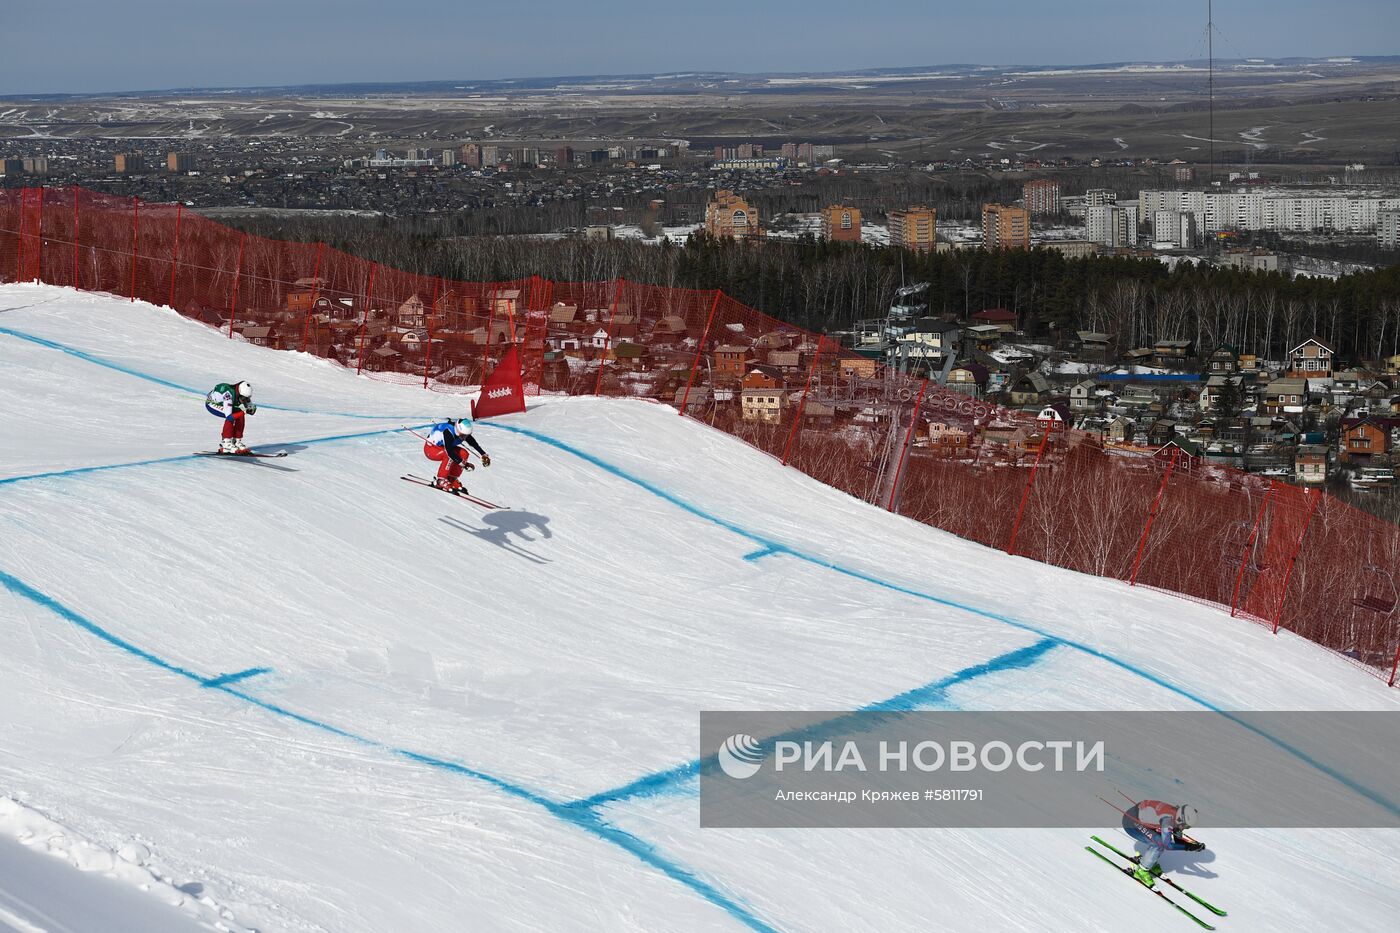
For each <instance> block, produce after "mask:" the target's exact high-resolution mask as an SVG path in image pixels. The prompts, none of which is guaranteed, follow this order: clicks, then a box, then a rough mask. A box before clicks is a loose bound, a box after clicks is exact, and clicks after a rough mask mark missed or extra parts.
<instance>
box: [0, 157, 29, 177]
mask: <svg viewBox="0 0 1400 933" xmlns="http://www.w3.org/2000/svg"><path fill="white" fill-rule="evenodd" d="M23 171H24V160H23V159H0V175H18V174H19V173H20V172H23Z"/></svg>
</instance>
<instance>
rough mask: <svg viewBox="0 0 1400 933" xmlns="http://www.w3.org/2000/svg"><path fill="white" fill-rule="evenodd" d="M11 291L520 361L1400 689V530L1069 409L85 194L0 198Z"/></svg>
mask: <svg viewBox="0 0 1400 933" xmlns="http://www.w3.org/2000/svg"><path fill="white" fill-rule="evenodd" d="M0 281H11V282H13V281H43V282H48V283H51V284H55V285H67V286H73V287H77V288H81V289H84V290H88V291H96V292H106V293H110V294H112V295H116V296H120V297H123V298H128V299H132V300H135V299H138V298H139V299H141V300H143V301H148V302H152V303H154V304H160V305H167V306H170V307H173V308H175V309H176V310H177V311H179V312H180V313H181V314H183V315H186V316H188V317H191V318H195V319H197V320H200V321H203V322H204V323H206V324H208V325H209V326H211V327H217V328H219V329H221V330H222V331H223V332H225V333H227V334H229V335H230V337H234V336H237V337H239V338H241V339H245V340H248V341H250V342H252V343H255V344H259V345H262V346H267V347H271V348H276V349H285V350H299V351H304V352H308V353H313V354H315V355H317V356H321V357H325V358H328V359H333V360H336V361H337V362H339V363H340V364H342V365H344V366H347V367H353V368H354V369H355V370H356V371H357V372H362V373H368V374H371V375H373V376H374V377H375V378H380V379H388V380H394V381H404V382H413V383H418V384H421V385H423V386H425V387H434V386H450V387H461V386H478V385H482V384H483V383H484V382H486V380H487V379H488V377H490V376H491V374H492V373H493V370H495V369H496V368H497V365H498V364H499V363H500V362H501V361H502V359H503V358H504V359H507V360H508V361H515V360H518V361H519V380H520V382H519V383H518V388H519V389H523V393H524V394H525V395H539V394H541V393H562V394H569V395H605V396H613V397H628V398H646V399H652V400H654V401H658V402H662V403H664V404H667V405H671V406H673V407H675V408H677V409H678V410H680V411H681V412H682V413H683V414H686V415H688V416H690V417H693V418H696V419H698V420H701V421H704V422H705V423H706V424H709V425H712V426H714V427H716V428H719V429H720V430H723V431H726V432H728V433H730V434H732V435H734V436H736V437H739V438H741V439H743V440H745V441H747V442H748V443H750V444H752V445H754V446H756V447H758V448H759V449H761V450H763V451H766V452H767V453H769V454H771V455H772V456H773V457H774V458H776V459H779V460H781V461H782V462H784V463H786V464H788V465H790V466H793V467H795V468H797V469H799V470H801V471H803V472H804V473H807V474H808V475H810V476H812V477H814V478H816V479H818V480H820V481H821V482H823V483H827V484H829V485H831V486H834V487H836V488H838V489H841V490H843V491H845V492H847V493H849V494H850V495H853V496H856V497H858V498H861V499H864V500H866V501H868V502H871V503H874V504H876V505H879V506H880V507H882V508H886V509H890V510H892V511H897V512H899V513H900V514H902V515H905V516H908V517H909V518H912V519H914V520H917V521H920V522H923V523H926V524H928V525H932V526H934V527H937V528H941V529H944V530H946V531H949V532H952V533H953V534H956V535H959V536H961V537H964V538H968V539H970V540H973V541H977V542H980V543H982V544H985V545H987V546H989V547H995V548H1000V549H1003V550H1006V551H1009V552H1011V553H1015V554H1018V555H1021V556H1025V557H1028V558H1031V559H1034V560H1038V561H1043V562H1046V563H1050V564H1054V565H1056V566H1060V567H1066V568H1069V569H1072V570H1077V571H1080V572H1083V573H1089V574H1094V575H1096V576H1103V577H1113V578H1115V579H1119V580H1123V581H1125V582H1128V583H1130V584H1133V585H1139V586H1148V587H1152V588H1154V589H1159V590H1163V591H1167V592H1171V593H1175V594H1177V595H1180V596H1183V597H1185V598H1188V599H1192V600H1195V601H1198V602H1202V603H1206V604H1211V605H1215V606H1218V607H1219V608H1220V609H1221V610H1222V611H1223V612H1225V613H1229V614H1230V615H1233V616H1237V617H1240V618H1243V619H1247V620H1250V621H1252V622H1255V623H1258V624H1262V625H1266V626H1268V627H1270V628H1271V629H1272V630H1275V631H1277V630H1278V629H1280V628H1282V629H1288V630H1290V631H1293V632H1296V633H1298V634H1299V635H1302V636H1304V637H1307V638H1309V639H1311V640H1313V641H1315V642H1317V643H1318V644H1320V645H1323V646H1325V647H1327V648H1329V649H1330V650H1332V651H1334V652H1336V653H1338V654H1340V655H1341V656H1343V657H1346V658H1347V659H1349V660H1351V661H1353V662H1354V663H1356V664H1358V665H1360V666H1362V667H1363V668H1365V669H1366V670H1369V671H1372V672H1375V673H1378V674H1380V675H1381V676H1382V677H1385V678H1386V679H1387V680H1388V681H1389V682H1390V683H1392V684H1393V683H1394V681H1395V667H1396V662H1397V660H1400V614H1397V598H1396V597H1397V594H1396V578H1395V572H1396V570H1395V568H1397V567H1400V529H1397V528H1396V527H1395V526H1393V525H1390V524H1388V523H1386V522H1383V521H1381V520H1379V519H1376V518H1374V517H1373V516H1370V515H1367V514H1365V513H1362V512H1360V511H1358V510H1356V509H1353V508H1351V507H1349V506H1347V505H1345V504H1343V503H1341V502H1339V501H1338V500H1336V499H1335V498H1333V497H1331V496H1328V495H1325V494H1324V493H1322V492H1320V491H1316V490H1304V489H1301V488H1298V487H1295V486H1292V485H1288V484H1285V483H1280V482H1277V481H1275V480H1270V479H1268V478H1264V477H1260V476H1256V475H1251V474H1246V473H1242V472H1239V471H1236V470H1232V469H1228V468H1224V467H1220V466H1214V465H1210V464H1207V463H1204V462H1202V461H1200V460H1198V459H1196V458H1195V457H1192V456H1190V455H1189V454H1187V453H1185V452H1184V451H1182V450H1179V449H1176V448H1174V447H1167V448H1164V449H1163V450H1162V451H1160V452H1158V453H1157V454H1155V455H1145V454H1143V453H1141V452H1139V453H1137V454H1136V455H1128V454H1124V453H1122V452H1118V451H1113V450H1106V449H1105V448H1104V446H1103V445H1102V443H1101V441H1100V439H1099V438H1098V437H1097V436H1096V435H1091V434H1087V433H1083V432H1079V431H1075V430H1072V429H1067V428H1066V424H1065V422H1064V420H1063V417H1064V414H1063V413H1062V412H1057V411H1055V410H1053V409H1047V411H1046V412H1043V413H1042V414H1041V415H1040V416H1039V417H1037V416H1036V415H1035V414H1033V413H1027V412H1023V411H1014V410H1010V409H1005V408H1001V407H999V406H996V405H992V404H989V403H987V402H984V401H981V400H979V399H977V398H975V397H974V395H975V392H972V391H971V390H972V386H962V385H957V384H955V383H954V384H950V385H949V386H947V387H944V386H939V385H937V384H936V383H931V382H929V381H927V380H924V379H919V378H915V377H912V376H908V375H904V374H901V373H898V372H893V371H890V370H888V369H886V368H885V367H884V366H882V365H880V364H878V363H877V362H876V361H875V360H873V359H871V358H870V357H868V356H863V355H861V354H859V353H856V352H854V351H852V350H850V349H848V348H843V347H840V346H839V345H837V344H836V343H834V342H833V341H831V340H829V339H827V338H825V337H822V336H820V335H817V334H812V333H809V332H806V331H803V330H800V329H798V328H796V327H794V326H792V325H790V324H785V323H783V322H781V321H778V320H776V319H774V318H771V317H768V316H767V315H764V314H762V313H760V312H758V311H755V310H754V309H752V308H749V307H747V306H745V305H742V304H740V303H739V302H737V301H734V300H733V299H732V298H729V297H728V296H726V295H724V294H723V293H722V292H720V291H696V290H688V289H677V288H663V287H659V286H652V285H643V284H640V283H636V282H628V281H624V280H616V281H608V282H555V281H550V280H546V279H542V278H539V277H537V276H536V277H531V278H529V279H523V280H519V281H513V282H460V281H450V280H447V279H441V278H434V277H431V276H422V275H415V274H411V273H407V272H402V271H399V270H397V269H391V268H388V267H386V266H382V265H379V264H377V263H373V262H369V261H367V260H363V259H359V258H357V257H354V256H351V255H348V254H346V253H343V252H340V251H338V250H334V249H331V248H329V247H326V246H324V245H322V244H314V243H313V244H308V243H286V242H281V241H276V240H269V239H265V238H262V237H254V236H248V235H246V234H243V233H240V232H239V231H236V230H233V229H231V228H229V227H226V226H223V225H222V224H219V223H216V222H214V221H210V220H208V219H206V218H203V217H200V216H199V215H197V214H195V213H194V212H192V211H189V210H186V209H185V208H184V207H183V206H182V205H178V204H177V205H167V204H145V203H141V202H138V201H135V200H132V199H127V198H118V197H112V196H109V195H103V194H97V193H94V192H90V191H86V190H83V189H79V188H47V189H41V188H27V189H4V190H0ZM512 350H514V351H515V353H514V354H512V355H510V356H507V354H508V353H510V351H512ZM514 365H515V364H514V362H512V363H511V367H512V368H514ZM503 378H504V381H503ZM514 378H515V374H514V373H510V374H505V375H504V377H503V375H502V374H501V373H496V374H495V378H494V380H493V381H492V385H493V386H503V385H504V386H507V387H508V388H509V387H510V386H509V385H508V384H509V383H510V382H511V381H512V379H514ZM519 394H520V393H519V391H511V392H506V391H505V390H504V389H503V390H502V392H501V395H502V398H505V397H506V396H507V395H509V396H510V398H511V402H510V403H509V404H519ZM498 409H499V406H493V407H492V409H490V410H498ZM1225 624H1228V622H1226V623H1225Z"/></svg>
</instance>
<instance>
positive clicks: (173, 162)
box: [165, 152, 194, 175]
mask: <svg viewBox="0 0 1400 933" xmlns="http://www.w3.org/2000/svg"><path fill="white" fill-rule="evenodd" d="M165 170H166V171H167V172H175V173H177V174H181V175H183V174H184V173H185V172H193V171H194V153H193V152H172V153H169V154H168V155H166V157H165Z"/></svg>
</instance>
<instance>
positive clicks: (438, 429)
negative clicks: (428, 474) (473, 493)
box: [423, 418, 491, 492]
mask: <svg viewBox="0 0 1400 933" xmlns="http://www.w3.org/2000/svg"><path fill="white" fill-rule="evenodd" d="M467 447H470V448H471V449H472V450H475V451H476V452H477V455H478V456H480V457H481V465H482V466H488V467H489V466H490V465H491V458H490V457H488V456H487V455H486V451H484V450H482V449H481V445H480V444H478V443H477V442H476V438H475V437H472V423H471V421H470V420H468V419H466V418H461V419H457V420H454V419H451V418H449V419H446V420H444V421H440V422H438V423H437V424H435V425H433V427H432V429H431V430H429V431H428V437H427V439H426V440H425V441H424V442H423V456H425V457H427V458H428V459H429V460H432V461H435V462H436V463H437V464H438V471H437V478H436V479H435V480H433V485H435V486H437V487H438V488H439V489H446V490H447V491H448V492H457V491H458V490H460V489H461V488H462V481H461V480H460V479H459V478H458V477H460V476H461V475H462V471H463V470H473V469H475V467H473V466H472V463H471V454H470V453H469V452H468V451H467V450H466V448H467Z"/></svg>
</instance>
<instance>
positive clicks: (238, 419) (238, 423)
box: [204, 405, 243, 440]
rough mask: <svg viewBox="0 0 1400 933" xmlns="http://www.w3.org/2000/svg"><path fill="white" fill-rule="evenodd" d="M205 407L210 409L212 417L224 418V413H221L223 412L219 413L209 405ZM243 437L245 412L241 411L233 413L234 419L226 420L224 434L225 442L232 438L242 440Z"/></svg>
mask: <svg viewBox="0 0 1400 933" xmlns="http://www.w3.org/2000/svg"><path fill="white" fill-rule="evenodd" d="M204 407H205V408H206V409H208V411H209V414H211V415H218V416H219V417H220V418H224V413H223V412H221V411H219V410H218V409H217V408H212V407H210V406H208V405H205V406H204ZM242 436H243V412H241V411H235V412H234V413H233V417H232V418H224V433H223V438H224V440H228V439H230V438H241V437H242Z"/></svg>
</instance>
